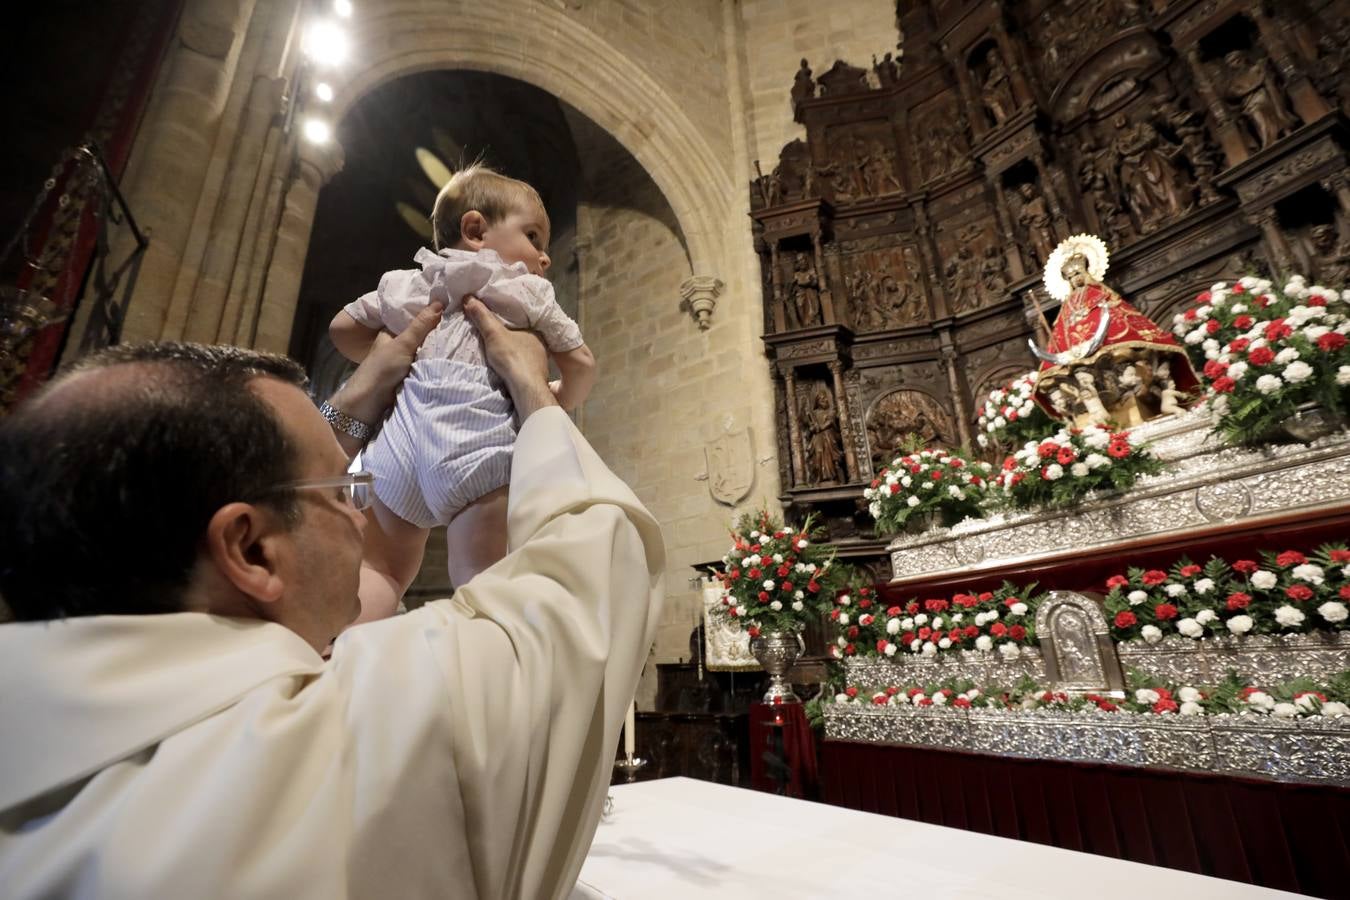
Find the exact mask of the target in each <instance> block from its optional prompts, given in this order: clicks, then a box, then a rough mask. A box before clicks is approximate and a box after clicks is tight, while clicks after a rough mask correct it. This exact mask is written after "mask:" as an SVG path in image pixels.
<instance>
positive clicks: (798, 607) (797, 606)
mask: <svg viewBox="0 0 1350 900" xmlns="http://www.w3.org/2000/svg"><path fill="white" fill-rule="evenodd" d="M805 608H806V604H804V603H802V601H800V600H793V601H792V611H793V612H801V611H802V610H803V609H805Z"/></svg>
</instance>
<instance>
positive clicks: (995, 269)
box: [980, 243, 1008, 295]
mask: <svg viewBox="0 0 1350 900" xmlns="http://www.w3.org/2000/svg"><path fill="white" fill-rule="evenodd" d="M980 284H981V285H983V286H984V289H985V290H986V291H988V292H989V293H990V294H994V295H998V294H1002V293H1003V292H1004V291H1005V290H1007V287H1008V257H1007V255H1005V254H1004V252H1003V250H1002V249H1001V248H1000V247H999V246H998V245H997V244H992V243H991V244H989V245H987V246H986V247H985V248H984V258H983V259H981V260H980Z"/></svg>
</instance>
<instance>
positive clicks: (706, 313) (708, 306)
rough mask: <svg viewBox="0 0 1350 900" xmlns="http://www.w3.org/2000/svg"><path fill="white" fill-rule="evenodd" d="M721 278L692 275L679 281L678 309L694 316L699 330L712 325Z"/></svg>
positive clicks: (720, 290)
mask: <svg viewBox="0 0 1350 900" xmlns="http://www.w3.org/2000/svg"><path fill="white" fill-rule="evenodd" d="M722 288H723V284H722V279H720V278H715V277H714V276H712V275H693V276H690V277H689V278H686V279H685V280H684V281H682V282H680V309H683V310H685V311H686V312H688V313H689V314H690V315H692V316H693V317H694V321H695V322H697V323H698V327H699V329H700V330H701V331H707V330H708V328H709V326H711V325H712V314H713V310H714V309H716V308H717V297H718V295H719V294H721V293H722Z"/></svg>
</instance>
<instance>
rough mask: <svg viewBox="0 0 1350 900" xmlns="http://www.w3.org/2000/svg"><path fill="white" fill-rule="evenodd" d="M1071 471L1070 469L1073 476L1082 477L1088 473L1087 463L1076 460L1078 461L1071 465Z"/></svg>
mask: <svg viewBox="0 0 1350 900" xmlns="http://www.w3.org/2000/svg"><path fill="white" fill-rule="evenodd" d="M1069 471H1070V472H1071V473H1073V477H1075V478H1082V477H1083V476H1084V475H1086V474H1087V473H1088V467H1087V463H1085V462H1076V463H1074V464H1073V465H1072V466H1070V467H1069Z"/></svg>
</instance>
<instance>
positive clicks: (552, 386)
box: [548, 378, 562, 397]
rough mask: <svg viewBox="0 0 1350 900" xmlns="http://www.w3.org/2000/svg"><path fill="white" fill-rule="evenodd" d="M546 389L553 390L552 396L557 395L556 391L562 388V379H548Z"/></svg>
mask: <svg viewBox="0 0 1350 900" xmlns="http://www.w3.org/2000/svg"><path fill="white" fill-rule="evenodd" d="M548 389H549V390H550V391H552V392H553V396H555V397H556V396H558V392H559V391H561V390H562V379H561V378H558V379H555V380H553V381H550V382H549V383H548Z"/></svg>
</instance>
